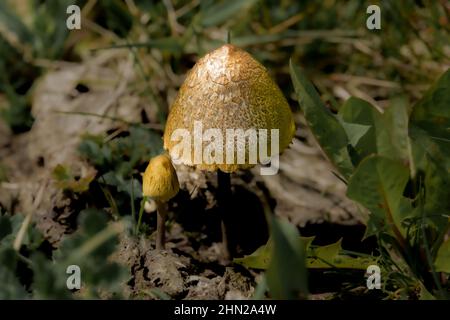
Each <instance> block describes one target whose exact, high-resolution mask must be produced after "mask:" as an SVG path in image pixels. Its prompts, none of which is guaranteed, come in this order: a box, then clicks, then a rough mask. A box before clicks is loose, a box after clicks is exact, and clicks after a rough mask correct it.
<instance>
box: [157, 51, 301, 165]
mask: <svg viewBox="0 0 450 320" xmlns="http://www.w3.org/2000/svg"><path fill="white" fill-rule="evenodd" d="M196 121H200V122H201V123H202V129H203V131H205V130H207V129H219V130H220V131H221V132H222V136H223V137H224V140H225V137H226V130H227V129H243V130H244V131H246V130H247V129H256V130H258V129H267V141H268V147H267V151H268V153H269V156H270V150H271V149H270V144H269V143H270V135H271V130H270V129H279V152H280V153H281V152H282V151H283V150H284V149H285V148H286V147H287V146H288V145H289V144H290V143H291V141H292V138H293V136H294V133H295V123H294V119H293V116H292V112H291V110H290V108H289V105H288V103H287V101H286V98H285V97H284V96H283V93H282V92H281V90H280V89H279V87H278V86H277V85H276V83H275V82H274V81H273V80H272V79H271V77H270V76H269V74H268V72H267V70H266V69H265V68H264V66H262V65H261V64H260V63H259V62H257V61H256V60H255V59H254V58H253V57H252V56H251V55H250V54H249V53H247V52H245V51H244V50H241V49H239V48H237V47H235V46H233V45H230V44H226V45H223V46H222V47H220V48H218V49H216V50H214V51H212V52H210V53H209V54H207V55H206V56H204V57H203V58H201V59H200V60H199V61H198V62H197V63H196V64H195V66H194V67H193V68H192V70H190V72H189V73H188V75H187V77H186V80H185V81H184V83H183V84H182V86H181V88H180V90H179V92H178V96H177V98H176V99H175V101H174V103H173V105H172V108H171V111H170V114H169V117H168V119H167V123H166V129H165V132H164V148H165V149H166V150H169V153H170V154H171V155H172V158H174V159H176V158H177V157H178V156H179V155H175V154H173V151H174V146H176V145H177V144H178V142H179V141H177V140H174V141H173V140H172V134H173V133H174V131H175V130H176V129H186V130H188V131H189V133H190V134H191V136H192V137H194V123H195V122H196ZM209 143H210V141H203V148H204V147H206V146H207V145H208V144H209ZM245 143H246V149H245V150H246V158H245V163H242V164H238V163H237V161H235V163H231V164H227V163H225V161H223V163H219V164H217V163H206V162H205V161H202V162H200V163H198V162H194V151H193V150H192V152H191V153H190V154H189V155H188V156H186V155H184V156H183V157H181V158H180V159H178V161H179V162H180V163H183V164H186V165H190V166H197V168H199V169H201V170H209V171H215V170H217V169H220V170H222V171H225V172H234V171H236V170H238V169H247V168H250V167H253V166H254V165H255V164H254V163H250V162H249V157H248V150H249V146H248V140H247V139H246V142H245ZM223 145H224V148H223V151H222V152H223V157H224V158H225V154H226V152H227V151H229V150H225V149H226V147H227V145H226V144H225V143H224V144H223ZM235 145H236V144H235ZM192 148H194V147H192ZM260 160H261V159H259V157H258V161H260Z"/></svg>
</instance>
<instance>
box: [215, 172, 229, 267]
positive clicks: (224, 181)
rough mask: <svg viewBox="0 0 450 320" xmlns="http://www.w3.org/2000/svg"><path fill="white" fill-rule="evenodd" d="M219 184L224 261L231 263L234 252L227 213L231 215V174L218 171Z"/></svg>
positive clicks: (218, 199)
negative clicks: (228, 228) (229, 234)
mask: <svg viewBox="0 0 450 320" xmlns="http://www.w3.org/2000/svg"><path fill="white" fill-rule="evenodd" d="M217 184H218V194H217V201H218V204H219V212H220V220H221V230H222V246H223V259H224V260H225V261H227V262H228V261H230V259H231V258H232V254H233V252H232V250H231V246H230V242H229V240H230V239H229V237H228V232H227V224H226V221H227V213H229V212H228V211H229V204H230V200H231V179H230V174H229V173H227V172H223V171H220V170H218V171H217Z"/></svg>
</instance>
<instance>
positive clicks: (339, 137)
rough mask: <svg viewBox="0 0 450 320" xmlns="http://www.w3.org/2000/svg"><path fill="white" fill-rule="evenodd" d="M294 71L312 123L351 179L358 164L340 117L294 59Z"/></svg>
mask: <svg viewBox="0 0 450 320" xmlns="http://www.w3.org/2000/svg"><path fill="white" fill-rule="evenodd" d="M290 73H291V79H292V83H293V84H294V89H295V93H296V95H297V98H298V102H299V104H300V107H301V108H302V109H303V112H304V115H305V118H306V121H307V123H308V126H309V127H310V129H311V131H312V132H313V134H314V136H315V137H316V139H317V140H318V142H319V144H320V146H321V147H322V149H323V151H324V152H325V153H326V155H327V156H328V158H329V159H330V160H331V162H332V163H333V164H334V165H335V166H336V167H337V168H338V170H339V171H340V172H341V174H342V175H343V176H344V177H345V178H347V179H348V178H349V177H350V175H351V174H352V172H353V170H354V167H353V164H352V161H351V159H350V156H349V154H348V151H347V146H348V145H349V143H350V142H349V140H348V138H347V133H346V132H345V129H344V128H343V127H342V125H341V124H340V122H339V120H338V119H337V117H335V116H334V115H333V114H332V113H331V111H329V110H328V109H327V108H326V107H325V105H324V104H323V102H322V101H321V100H320V97H319V94H318V93H317V91H316V89H315V88H314V86H313V85H312V83H311V82H310V81H309V80H308V79H307V78H306V76H305V75H304V73H303V71H302V70H301V69H300V68H299V67H298V66H296V65H295V64H294V63H293V62H292V60H291V62H290Z"/></svg>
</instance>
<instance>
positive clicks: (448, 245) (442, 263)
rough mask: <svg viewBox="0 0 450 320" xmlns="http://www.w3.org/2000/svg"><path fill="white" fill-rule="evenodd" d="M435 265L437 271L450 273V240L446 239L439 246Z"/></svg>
mask: <svg viewBox="0 0 450 320" xmlns="http://www.w3.org/2000/svg"><path fill="white" fill-rule="evenodd" d="M434 265H435V267H436V271H437V272H447V273H450V240H447V241H445V242H444V243H443V244H442V245H441V247H440V248H439V250H438V253H437V256H436V260H435V262H434Z"/></svg>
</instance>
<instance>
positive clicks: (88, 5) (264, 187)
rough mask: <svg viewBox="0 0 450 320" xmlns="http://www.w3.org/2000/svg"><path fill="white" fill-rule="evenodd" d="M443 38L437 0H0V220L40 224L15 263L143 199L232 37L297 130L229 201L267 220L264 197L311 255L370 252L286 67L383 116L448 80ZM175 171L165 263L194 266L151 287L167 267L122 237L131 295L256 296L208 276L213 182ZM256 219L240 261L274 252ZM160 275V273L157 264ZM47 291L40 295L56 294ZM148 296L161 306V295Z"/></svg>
mask: <svg viewBox="0 0 450 320" xmlns="http://www.w3.org/2000/svg"><path fill="white" fill-rule="evenodd" d="M72 4H76V5H78V6H79V7H80V9H81V29H79V30H69V29H68V28H67V27H66V20H67V19H68V18H69V16H70V14H68V13H67V12H66V10H67V7H68V6H69V5H72ZM371 4H377V5H379V6H380V8H381V29H380V30H368V29H367V28H366V20H367V18H368V16H369V15H368V14H367V13H366V9H367V7H368V6H369V5H371ZM449 31H450V3H449V2H448V1H445V0H437V1H431V0H428V1H427V0H416V1H407V0H399V1H357V0H351V1H335V0H325V1H294V0H281V1H262V0H247V1H240V0H239V1H238V0H230V1H210V0H202V1H200V0H192V1H178V0H162V1H146V0H124V1H120V0H86V1H74V0H72V1H68V0H47V1H39V0H16V1H13V0H4V1H0V183H1V185H0V212H3V213H4V214H6V213H8V214H10V215H15V214H17V213H20V214H22V215H23V216H27V215H30V217H31V215H33V218H32V219H30V220H31V221H32V223H33V225H35V226H36V228H37V230H39V232H40V234H42V236H41V237H38V238H36V237H35V236H33V235H29V238H28V240H27V241H28V242H27V246H28V247H27V249H24V250H25V252H22V254H24V256H26V257H28V256H30V252H33V250H36V249H39V251H42V252H44V253H45V254H46V255H47V257H50V256H52V252H53V250H55V248H59V247H60V244H61V241H62V239H63V237H65V236H66V235H71V234H73V232H74V231H75V230H77V228H78V227H79V226H82V225H84V224H83V221H81V220H79V219H80V212H82V211H83V210H86V208H95V209H98V210H102V211H104V212H106V213H107V214H108V215H109V219H110V220H113V221H118V220H119V219H120V218H121V217H129V216H130V215H132V214H133V215H134V214H135V213H134V212H135V208H137V209H136V210H138V209H139V203H140V200H141V198H142V197H141V193H142V191H141V185H140V180H141V176H140V173H141V172H143V171H144V169H145V167H146V164H147V162H148V159H149V158H150V157H151V156H154V155H156V154H158V153H160V152H161V151H162V146H161V145H162V143H161V134H162V132H163V129H164V123H165V119H166V117H167V114H168V111H169V109H170V105H171V103H172V102H173V101H174V99H175V97H176V94H177V90H178V89H179V87H180V85H181V84H182V82H183V80H184V78H185V75H186V73H187V72H188V70H189V69H190V68H192V66H193V65H194V64H195V62H196V61H197V60H198V59H199V58H200V57H201V56H203V55H204V54H206V53H207V52H209V51H210V50H213V49H215V48H217V47H219V46H221V45H222V44H224V43H225V42H226V41H227V34H228V33H230V35H231V43H232V44H234V45H236V46H239V47H241V48H243V49H245V50H246V51H248V52H250V53H251V54H252V55H253V56H254V57H255V58H256V59H257V60H258V61H260V62H261V63H262V64H263V65H264V66H265V67H266V68H267V69H268V72H269V73H270V74H271V75H272V76H273V78H274V79H275V81H276V82H277V83H278V85H279V86H280V88H281V89H282V91H283V92H284V94H285V96H286V98H287V99H288V102H289V104H290V106H291V109H292V111H293V112H294V115H295V119H296V123H297V133H296V136H295V139H294V144H293V146H292V147H291V149H290V150H288V151H286V153H285V154H283V157H282V159H281V161H282V167H281V174H280V175H277V176H276V177H259V176H257V175H256V174H255V175H253V174H249V173H240V174H238V175H236V176H235V177H233V185H234V186H235V187H234V188H235V193H236V197H238V200H239V201H237V202H239V203H246V204H245V205H244V206H243V207H242V208H240V209H239V210H240V211H239V210H237V212H244V216H246V213H247V212H250V211H258V210H262V204H261V203H260V201H259V200H258V197H259V195H260V192H263V193H264V194H266V195H267V196H268V197H269V199H270V201H269V205H270V207H271V208H272V209H273V210H274V212H275V213H276V214H277V215H278V216H283V217H286V218H287V219H289V221H290V222H291V223H293V224H294V225H295V226H297V227H298V228H299V229H300V230H302V235H317V234H319V235H321V236H319V237H317V239H316V241H317V244H329V243H331V242H335V241H338V240H339V239H340V238H341V237H342V236H343V235H346V237H345V238H344V240H343V245H344V247H347V248H349V249H353V250H363V251H365V252H367V253H368V254H370V253H372V252H373V250H374V248H375V246H374V244H373V243H367V242H366V243H361V239H362V237H363V234H364V226H363V225H362V224H361V222H362V221H363V220H364V217H362V216H361V214H360V212H359V211H358V210H357V208H356V207H355V205H354V204H353V203H352V202H351V201H350V200H348V199H347V198H346V197H345V191H346V187H345V185H344V184H343V183H342V181H340V180H339V179H338V178H337V177H336V176H335V175H334V174H333V170H334V169H333V168H332V167H331V166H330V164H329V162H328V161H327V160H326V159H325V157H324V156H323V154H322V153H321V151H320V148H319V147H318V146H317V144H316V142H315V140H314V138H313V137H312V135H311V133H310V132H309V130H308V129H307V127H306V125H305V121H304V118H303V116H302V115H301V113H300V108H299V106H298V103H297V101H296V97H295V94H294V90H293V86H292V84H291V78H290V75H289V61H290V60H292V61H293V62H295V63H296V64H297V65H300V66H301V67H302V68H303V69H304V70H305V73H306V75H307V77H308V78H309V79H310V80H311V81H312V82H313V83H314V85H315V86H316V88H317V89H318V91H319V93H320V95H321V98H322V100H323V101H324V102H325V103H326V105H327V107H328V108H329V109H330V110H332V111H333V112H335V111H337V110H338V109H339V106H340V105H341V104H342V103H343V102H344V101H345V100H346V99H347V98H349V97H350V96H356V97H360V98H362V99H364V100H367V101H369V102H371V103H372V104H373V105H374V106H376V107H377V108H378V109H380V110H381V109H384V108H386V107H387V105H388V101H389V99H390V98H391V97H393V96H396V95H398V94H405V95H406V96H408V97H409V100H410V102H415V101H417V100H418V99H419V98H420V97H421V96H422V95H423V93H424V92H425V90H426V89H427V88H428V87H429V86H430V85H431V84H432V83H433V82H434V81H435V80H436V79H437V78H438V76H439V75H441V74H442V73H443V72H444V71H445V70H447V69H448V67H449V66H450V32H449ZM178 175H179V179H180V183H181V186H182V192H180V194H179V195H178V196H177V198H176V199H175V201H174V204H173V205H172V207H171V210H172V216H171V218H174V219H169V220H171V221H173V222H170V223H171V226H170V227H169V233H170V234H169V236H168V242H169V243H172V244H173V248H176V250H178V251H176V252H178V253H179V254H180V255H181V256H182V257H181V258H180V257H177V258H174V257H172V256H170V257H167V259H169V260H168V262H167V261H166V262H167V263H170V264H171V265H173V263H174V261H175V262H176V261H178V262H179V261H180V259H181V262H182V263H184V264H187V262H186V261H184V260H183V259H184V258H185V257H184V256H183V254H181V253H183V252H184V255H189V256H191V257H194V259H196V260H195V261H194V262H192V261H191V262H190V263H191V264H193V265H194V267H192V266H190V267H189V268H188V271H186V269H182V270H181V269H180V268H178V269H175V270H174V271H173V274H171V273H170V272H168V274H169V275H168V276H167V277H169V278H168V280H167V282H165V281H164V279H163V280H161V281H160V280H158V281H160V282H158V283H157V285H155V281H156V280H155V279H160V277H162V276H161V274H156V275H154V274H153V275H152V274H151V275H148V274H146V273H145V272H144V271H143V270H145V268H147V267H148V266H152V268H153V269H155V268H156V270H157V267H155V265H154V263H155V261H162V260H161V259H159V260H158V259H156V260H155V257H153V256H146V258H145V263H143V262H142V261H143V260H140V259H139V256H140V255H141V256H142V255H145V254H146V253H145V252H147V251H146V250H145V248H147V249H148V248H149V244H148V243H145V242H144V244H142V243H140V244H139V245H138V244H136V243H134V244H133V246H135V247H136V246H137V247H138V248H139V250H140V251H139V250H138V253H133V254H134V256H126V254H125V253H126V252H131V250H129V247H130V246H131V245H130V244H129V243H128V242H127V241H129V239H128V240H127V239H118V240H117V241H119V242H118V243H120V246H119V248H121V249H119V250H118V252H119V253H118V255H119V256H120V259H122V260H125V262H126V264H128V265H129V266H130V265H131V266H133V267H132V268H131V270H132V276H131V277H132V279H133V282H132V283H131V282H129V288H131V289H130V290H131V291H132V294H131V295H132V296H133V295H134V297H136V296H139V295H141V294H143V293H142V292H143V291H142V290H144V289H145V290H147V289H146V288H148V287H152V288H153V287H155V286H156V287H160V288H163V289H162V290H163V291H164V292H165V293H166V294H169V295H170V296H172V297H178V298H183V297H190V298H202V297H203V298H205V297H206V298H224V297H226V295H227V294H229V296H228V298H230V297H231V298H232V297H235V296H233V294H234V295H237V297H241V296H250V295H252V294H253V291H251V290H250V288H253V286H254V278H255V277H256V276H255V274H247V273H245V274H244V275H242V274H239V277H244V280H242V278H239V277H238V276H236V275H235V274H234V273H231V274H230V272H234V271H229V270H228V271H224V269H223V268H222V267H219V266H209V265H207V263H210V262H211V261H216V260H217V255H218V253H217V250H216V249H217V247H214V246H213V243H216V242H218V241H220V230H218V223H217V219H216V218H214V215H213V214H212V213H214V212H215V210H216V208H215V202H214V190H215V189H214V188H215V187H216V186H215V182H214V179H213V178H211V176H209V175H208V174H206V173H199V172H195V171H194V170H191V169H186V168H185V169H180V170H179V171H178ZM236 190H237V191H236ZM254 208H258V209H257V210H255V209H254ZM148 211H152V209H151V208H148ZM90 214H91V216H95V215H94V214H92V212H90ZM22 215H21V216H22ZM154 216H155V215H146V216H145V217H144V225H143V228H144V230H143V233H144V234H148V235H150V234H151V233H152V232H153V231H154V226H155V220H156V219H155V217H154ZM249 216H251V215H249ZM252 219H253V220H252ZM255 219H257V218H248V219H247V220H248V221H247V220H245V221H241V222H240V224H239V226H238V227H237V230H235V234H237V235H239V237H244V238H245V235H246V234H247V237H248V230H249V228H251V229H250V230H260V232H255V234H252V235H250V238H245V239H238V240H237V242H240V243H241V244H242V245H241V248H240V251H239V252H240V254H241V255H243V254H249V253H251V252H253V251H254V250H255V249H256V248H258V247H259V246H260V245H262V244H264V243H265V242H266V240H267V237H268V234H267V229H266V226H265V223H264V221H260V220H261V219H260V218H259V219H260V220H255ZM16 220H17V219H16ZM94 220H95V219H94ZM100 220H101V219H100ZM23 221H24V220H23V218H20V219H19V220H17V221H15V222H13V223H12V227H11V228H12V229H14V228H17V229H18V228H19V226H20V225H22V224H23ZM25 221H26V220H25ZM102 221H103V220H102ZM97 222H98V221H97ZM97 222H95V221H94V222H93V224H94V225H95V223H97ZM27 223H29V222H27ZM98 223H99V225H102V226H103V224H102V223H103V222H102V223H100V222H98ZM0 225H1V224H0ZM86 225H88V224H86ZM14 226H16V227H14ZM239 228H240V229H239ZM258 228H259V229H258ZM14 230H16V229H14ZM90 232H93V233H95V230H94V231H92V230H91V231H90ZM113 234H114V232H113ZM85 236H86V238H89V237H90V236H91V234H90V233H89V232H88V233H87V234H86V235H85ZM33 239H34V240H33ZM36 239H38V240H36ZM33 241H36V242H33ZM146 246H147V247H146ZM0 247H1V246H0ZM127 248H128V249H127ZM133 248H134V247H133ZM27 250H28V251H27ZM111 250H112V251H111V252H113V251H114V250H113V249H111ZM105 252H106V253H111V252H110V251H108V250H106V251H105ZM115 252H116V253H117V250H116V251H115ZM124 252H125V253H124ZM133 252H134V251H133ZM106 253H105V255H106V256H108V255H107V254H106ZM124 254H125V256H124ZM63 256H64V255H63ZM120 259H119V260H120ZM170 259H172V260H170ZM174 259H175V260H174ZM89 261H90V260H89ZM158 263H161V264H162V266H163V267H162V269H163V270H164V268H165V265H164V262H158ZM92 264H93V265H95V263H94V262H92ZM42 265H43V266H45V264H44V263H43V264H42ZM198 265H200V267H199V266H198ZM43 268H44V267H43ZM86 268H89V267H86ZM25 269H26V268H25ZM153 269H152V270H153ZM193 270H195V271H193ZM199 270H200V271H199ZM22 271H23V270H22ZM22 271H21V272H22ZM23 272H24V273H22V276H21V280H20V281H21V283H25V284H26V285H28V286H29V285H30V284H29V279H28V280H27V271H23ZM48 272H50V273H51V271H48ZM147 272H148V269H147ZM155 272H156V271H155ZM186 272H187V273H189V274H191V273H193V274H199V275H200V276H201V280H200V281H204V282H205V283H206V285H205V288H210V289H208V290H211V291H208V290H206V289H205V290H206V291H205V292H207V293H204V295H205V296H202V294H203V293H202V292H201V291H199V290H197V289H196V287H195V286H194V285H192V287H190V285H189V284H187V283H188V282H186V281H188V280H186V279H187V278H186V275H185V274H184V273H186ZM208 272H209V273H208ZM207 273H208V274H209V276H208V275H205V274H207ZM23 274H25V275H24V276H23ZM180 274H183V276H181V275H180ZM211 274H213V275H218V277H219V278H221V277H224V278H227V279H228V280H229V279H234V280H233V281H235V282H232V281H231V280H230V281H231V282H230V283H238V282H242V283H245V286H244V285H243V286H241V287H239V288H238V289H236V286H237V285H236V284H234V285H235V287H233V288H231V287H232V285H228V284H227V286H228V287H227V288H225V289H223V291H221V292H216V291H214V290H215V288H216V287H217V283H216V282H214V281H216V280H214V279H215V278H214V277H213V276H211ZM0 276H1V274H0ZM358 276H361V275H358ZM5 277H6V276H5ZM158 277H159V278H158ZM170 277H171V278H170ZM202 277H203V278H202ZM236 277H237V278H236ZM93 278H95V277H94V275H93ZM8 279H9V278H8ZM170 279H172V280H170ZM173 279H175V280H173ZM177 279H178V280H179V282H180V283H181V284H180V285H179V286H181V287H182V288H181V289H180V287H179V286H178V287H177V283H178V282H177V281H178V280H177ZM180 279H181V280H180ZM236 279H237V280H236ZM249 279H250V280H249ZM169 280H170V281H169ZM213 280H214V281H213ZM219 280H220V279H219ZM228 280H227V281H228ZM197 281H198V280H197ZM111 283H114V281H112V280H111ZM149 283H150V284H149ZM174 283H175V284H174ZM227 283H228V282H227ZM95 285H97V284H94V285H93V286H94V287H95ZM336 286H337V287H340V282H339V281H338V282H337V284H336ZM186 287H187V288H190V289H186ZM319 287H320V286H319ZM230 288H231V289H230ZM53 289H54V288H53ZM53 289H48V290H47V291H45V290H43V289H42V290H41V291H39V290H38V293H39V292H40V296H41V297H55V296H56V297H62V296H63V295H64V294H63V293H61V292H64V291H58V290H56V289H55V290H53ZM235 289H236V290H237V291H239V293H238V294H237V293H236V292H235V291H236V290H235ZM52 290H53V291H52ZM186 290H187V291H186ZM202 290H203V289H202ZM233 290H234V291H233ZM252 290H253V289H252ZM324 290H325V291H326V290H330V289H329V288H328V287H327V289H324ZM319 291H320V290H319ZM145 292H147V291H145ZM227 292H231V293H227ZM145 294H148V292H147V293H145ZM145 294H144V295H145ZM239 294H240V296H239ZM19 296H20V295H19ZM37 296H39V294H38V295H37ZM87 296H88V297H90V296H89V295H87ZM125 296H129V293H128V294H125ZM151 296H152V297H153V298H154V297H159V298H161V297H164V295H158V294H157V293H155V292H152V293H151Z"/></svg>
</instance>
